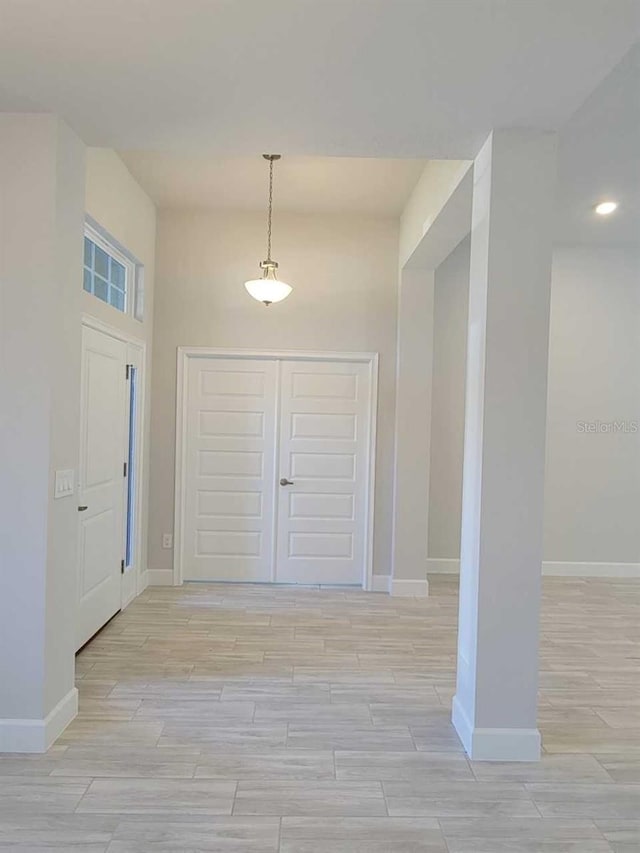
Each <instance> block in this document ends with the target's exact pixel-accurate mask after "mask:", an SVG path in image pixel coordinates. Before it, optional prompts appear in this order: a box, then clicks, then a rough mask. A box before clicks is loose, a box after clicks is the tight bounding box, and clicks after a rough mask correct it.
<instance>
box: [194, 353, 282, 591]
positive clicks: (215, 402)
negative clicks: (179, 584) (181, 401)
mask: <svg viewBox="0 0 640 853" xmlns="http://www.w3.org/2000/svg"><path fill="white" fill-rule="evenodd" d="M277 367H278V365H277V362H275V361H262V360H255V361H254V360H251V359H232V358H224V359H223V358H213V359H199V358H194V359H190V363H189V374H188V380H187V382H188V389H187V395H186V401H187V402H186V405H187V411H186V452H185V460H186V471H185V482H186V494H185V524H184V543H185V544H184V549H185V558H186V559H185V565H184V579H185V580H224V581H270V580H272V564H273V503H274V488H275V458H274V454H275V419H276V385H277Z"/></svg>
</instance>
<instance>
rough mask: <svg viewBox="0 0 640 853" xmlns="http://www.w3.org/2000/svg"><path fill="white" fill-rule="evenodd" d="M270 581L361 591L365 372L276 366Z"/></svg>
mask: <svg viewBox="0 0 640 853" xmlns="http://www.w3.org/2000/svg"><path fill="white" fill-rule="evenodd" d="M280 389H281V390H280V452H279V483H280V486H279V492H278V497H279V499H278V551H277V561H276V580H277V581H280V582H281V583H300V584H318V583H319V584H362V580H363V571H364V561H365V523H366V498H367V493H366V488H367V479H368V470H367V456H368V448H369V429H370V424H369V397H370V393H371V391H370V382H369V365H368V364H363V363H362V362H326V361H320V362H314V361H308V362H304V361H303V362H300V361H283V362H282V364H281V379H280Z"/></svg>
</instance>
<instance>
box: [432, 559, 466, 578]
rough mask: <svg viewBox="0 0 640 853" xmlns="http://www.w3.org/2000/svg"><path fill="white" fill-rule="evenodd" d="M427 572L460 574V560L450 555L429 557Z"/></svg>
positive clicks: (433, 573)
mask: <svg viewBox="0 0 640 853" xmlns="http://www.w3.org/2000/svg"><path fill="white" fill-rule="evenodd" d="M427 574H430V575H459V574H460V560H455V559H453V558H449V557H429V558H428V559H427Z"/></svg>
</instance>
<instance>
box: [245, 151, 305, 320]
mask: <svg viewBox="0 0 640 853" xmlns="http://www.w3.org/2000/svg"><path fill="white" fill-rule="evenodd" d="M262 156H263V157H264V159H265V160H267V161H268V162H269V213H268V217H267V260H266V261H262V262H261V264H260V269H261V270H262V278H255V279H251V281H245V283H244V286H245V287H246V289H247V291H248V293H249V294H250V295H251V296H253V298H254V299H257V300H258V302H262V303H264V304H265V305H271V303H272V302H281V301H282V300H283V299H286V298H287V296H288V295H289V294H290V293H291V291H292V290H293V288H292V287H291V285H289V284H285V283H284V281H280V280H279V278H278V277H277V275H276V271H277V269H278V264H277V263H276V261H273V260H271V214H272V212H273V164H274V163H275V161H276V160H279V159H280V154H263V155H262Z"/></svg>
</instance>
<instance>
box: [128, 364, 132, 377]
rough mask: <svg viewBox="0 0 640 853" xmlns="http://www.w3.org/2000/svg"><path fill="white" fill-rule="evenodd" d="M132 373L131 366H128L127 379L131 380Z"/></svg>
mask: <svg viewBox="0 0 640 853" xmlns="http://www.w3.org/2000/svg"><path fill="white" fill-rule="evenodd" d="M130 373H131V365H130V364H127V379H128V378H129V374H130Z"/></svg>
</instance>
